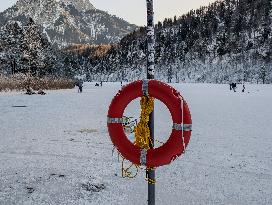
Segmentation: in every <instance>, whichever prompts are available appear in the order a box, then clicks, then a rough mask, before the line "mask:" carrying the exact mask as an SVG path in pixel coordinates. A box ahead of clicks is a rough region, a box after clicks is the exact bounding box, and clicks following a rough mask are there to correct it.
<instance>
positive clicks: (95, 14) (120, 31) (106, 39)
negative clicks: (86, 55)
mask: <svg viewBox="0 0 272 205" xmlns="http://www.w3.org/2000/svg"><path fill="white" fill-rule="evenodd" d="M30 17H31V18H32V19H33V20H34V21H35V22H36V23H37V24H39V25H41V26H42V29H43V33H44V34H46V36H47V37H48V39H49V41H50V42H51V44H55V45H57V46H58V47H62V48H63V47H65V46H68V45H71V44H76V43H81V44H82V43H83V44H85V43H88V44H108V43H116V42H118V41H119V40H120V39H121V38H122V37H123V36H125V35H126V34H128V33H130V32H132V31H133V30H134V29H136V28H137V27H136V26H135V25H132V24H129V23H128V22H126V21H124V20H123V19H121V18H118V17H116V16H113V15H110V14H108V13H106V12H104V11H101V10H98V9H96V8H95V7H94V6H93V5H92V4H91V3H90V2H89V0H74V1H72V0H19V1H18V2H17V3H16V4H15V5H14V6H13V7H11V8H9V9H7V10H5V11H4V12H2V13H0V27H1V26H4V25H5V24H6V23H7V22H8V21H11V20H12V21H20V22H22V24H23V25H25V24H26V23H27V22H28V19H29V18H30Z"/></svg>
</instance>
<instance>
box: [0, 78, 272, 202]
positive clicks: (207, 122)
mask: <svg viewBox="0 0 272 205" xmlns="http://www.w3.org/2000/svg"><path fill="white" fill-rule="evenodd" d="M172 86H174V87H175V88H177V90H178V91H180V92H181V93H182V95H183V96H184V98H185V99H186V101H187V102H188V104H189V107H190V110H191V114H192V120H193V132H192V136H191V141H190V144H189V146H188V149H187V151H186V153H185V155H182V157H181V158H179V159H177V160H176V161H174V162H173V163H172V164H171V165H169V166H164V167H160V168H158V169H157V170H156V177H157V184H156V204H158V205H166V204H167V205H183V204H186V205H188V204H203V205H205V204H222V205H223V204H233V205H234V204H239V205H250V204H252V205H253V204H254V205H255V204H256V205H262V204H263V205H270V204H272V106H271V102H272V86H271V85H246V92H245V93H242V92H241V89H242V88H241V85H240V87H238V90H237V92H236V93H234V92H232V91H230V90H229V86H228V85H213V84H172ZM118 89H120V83H104V84H103V87H95V86H94V83H89V84H85V86H84V88H83V93H81V94H79V93H77V90H76V89H74V90H60V91H49V92H48V95H45V96H40V95H33V96H26V95H23V94H21V93H17V92H12V93H0V204H1V205H2V204H3V205H10V204H16V205H17V204H24V205H28V204H33V205H39V204H44V205H45V204H52V205H62V204H63V205H64V204H77V205H78V204H80V205H81V204H82V205H83V204H84V205H85V204H86V205H87V204H93V205H95V204H103V205H109V204H112V205H128V204H129V205H139V204H147V202H146V200H147V183H146V181H145V180H144V176H145V172H144V171H141V172H140V173H139V174H138V176H137V177H136V178H135V179H123V178H122V177H121V163H120V162H118V159H117V154H116V153H115V154H114V155H113V156H112V144H111V141H110V138H109V136H108V132H107V124H106V117H107V111H108V106H109V104H110V102H111V99H112V98H113V96H114V95H115V94H116V92H117V91H118ZM139 108H140V106H139V102H138V101H137V100H136V101H135V102H133V103H131V104H130V105H129V106H128V108H127V110H126V113H125V114H126V115H127V116H133V117H138V116H139V112H140V111H139ZM155 109H156V110H155V136H156V137H157V139H159V140H160V141H165V140H167V138H168V136H169V133H170V131H171V126H172V122H171V119H170V114H169V113H168V111H167V110H166V107H165V106H164V105H163V104H162V103H159V102H157V103H156V106H155Z"/></svg>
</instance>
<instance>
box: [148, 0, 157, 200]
mask: <svg viewBox="0 0 272 205" xmlns="http://www.w3.org/2000/svg"><path fill="white" fill-rule="evenodd" d="M146 3H147V28H146V30H147V79H154V78H155V77H154V74H155V31H154V12H153V0H146ZM149 117H150V118H149V129H150V136H151V142H150V146H151V148H153V146H154V109H153V112H152V113H151V114H150V116H149ZM146 174H147V176H148V178H149V179H150V180H151V181H155V170H153V169H151V170H149V171H147V173H146ZM148 205H155V184H151V183H149V182H148Z"/></svg>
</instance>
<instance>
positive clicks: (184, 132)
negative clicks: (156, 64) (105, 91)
mask: <svg viewBox="0 0 272 205" xmlns="http://www.w3.org/2000/svg"><path fill="white" fill-rule="evenodd" d="M147 94H148V95H149V96H151V97H154V98H156V99H158V100H160V101H161V102H163V103H164V104H165V105H166V106H167V108H168V109H169V111H170V113H171V116H172V120H173V130H172V133H171V135H170V138H169V139H168V140H167V142H166V143H165V144H163V145H162V146H161V147H158V148H155V149H149V150H142V149H141V148H139V147H138V146H136V145H134V144H133V143H132V142H130V141H129V140H128V138H127V136H126V134H125V132H124V129H123V125H122V119H123V118H122V117H123V113H124V111H125V109H126V107H127V105H128V104H129V103H130V102H131V101H132V100H134V99H136V98H138V97H142V96H143V95H147ZM182 107H183V108H182ZM108 131H109V135H110V137H111V140H112V142H113V144H114V146H115V147H116V148H117V150H118V151H119V152H120V153H121V155H122V156H123V157H124V158H126V159H127V160H129V161H131V162H132V163H134V164H137V165H145V166H147V167H159V166H163V165H166V164H170V163H171V161H172V160H174V159H176V157H178V156H180V155H181V154H182V153H183V152H184V151H185V148H186V146H187V145H188V143H189V140H190V136H191V131H192V120H191V114H190V111H189V108H188V105H187V103H186V102H185V100H184V99H183V98H182V96H181V95H180V93H179V92H177V91H176V90H175V89H174V88H172V87H171V86H169V85H167V84H165V83H163V82H160V81H157V80H149V81H147V80H143V81H142V80H139V81H135V82H132V83H130V84H128V85H126V86H125V87H123V88H122V90H120V91H119V92H118V93H117V94H116V96H115V97H114V98H113V100H112V102H111V105H110V107H109V111H108Z"/></svg>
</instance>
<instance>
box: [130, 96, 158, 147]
mask: <svg viewBox="0 0 272 205" xmlns="http://www.w3.org/2000/svg"><path fill="white" fill-rule="evenodd" d="M153 108H154V98H152V97H147V96H143V97H142V98H141V117H140V122H139V123H138V125H137V126H136V127H135V129H134V133H135V145H137V146H138V147H140V148H141V149H146V150H148V149H150V143H151V139H150V130H149V126H148V122H149V115H150V114H151V113H152V111H153Z"/></svg>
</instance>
